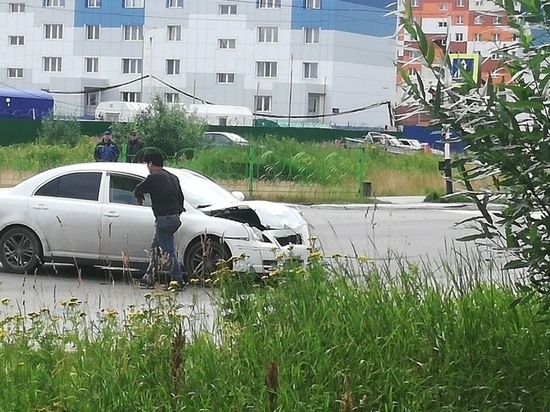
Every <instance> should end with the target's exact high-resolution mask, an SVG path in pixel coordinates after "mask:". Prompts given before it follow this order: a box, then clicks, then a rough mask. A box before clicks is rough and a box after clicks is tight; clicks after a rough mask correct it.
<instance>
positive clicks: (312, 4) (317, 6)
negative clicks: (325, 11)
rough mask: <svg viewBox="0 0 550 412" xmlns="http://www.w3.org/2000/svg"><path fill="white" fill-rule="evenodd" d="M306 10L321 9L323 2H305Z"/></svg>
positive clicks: (310, 0) (319, 0) (312, 0)
mask: <svg viewBox="0 0 550 412" xmlns="http://www.w3.org/2000/svg"><path fill="white" fill-rule="evenodd" d="M305 7H306V9H320V8H321V0H305Z"/></svg>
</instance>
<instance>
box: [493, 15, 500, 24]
mask: <svg viewBox="0 0 550 412" xmlns="http://www.w3.org/2000/svg"><path fill="white" fill-rule="evenodd" d="M501 24H502V18H501V17H500V16H493V25H494V26H500V25H501Z"/></svg>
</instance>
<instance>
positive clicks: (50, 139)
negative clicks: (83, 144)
mask: <svg viewBox="0 0 550 412" xmlns="http://www.w3.org/2000/svg"><path fill="white" fill-rule="evenodd" d="M37 140H38V142H39V143H41V144H46V145H59V144H66V145H69V146H76V145H77V144H78V142H79V141H80V123H78V122H77V120H76V118H74V117H67V118H63V117H59V116H57V115H54V114H49V115H48V116H47V117H45V118H43V119H42V121H41V122H40V131H39V132H38V139H37Z"/></svg>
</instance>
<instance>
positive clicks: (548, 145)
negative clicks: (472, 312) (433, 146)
mask: <svg viewBox="0 0 550 412" xmlns="http://www.w3.org/2000/svg"><path fill="white" fill-rule="evenodd" d="M516 3H517V2H514V1H511V0H506V1H497V4H498V5H499V6H500V7H501V8H502V9H503V10H504V13H505V14H506V16H505V17H506V18H505V21H507V22H508V24H509V26H510V27H511V29H512V30H513V31H514V33H515V37H516V39H517V40H515V41H514V42H511V43H509V44H506V45H505V46H502V47H501V48H500V49H498V50H496V51H495V53H496V55H498V56H499V57H500V65H499V66H500V67H499V68H498V69H499V70H504V71H506V72H507V73H508V74H509V75H510V77H511V79H512V80H510V81H509V82H507V83H505V82H504V80H503V81H502V82H500V83H499V84H493V76H492V75H493V73H488V76H487V78H486V80H483V81H480V82H478V79H476V78H474V77H473V75H472V73H470V72H468V71H467V70H464V69H462V68H460V67H459V68H458V70H459V74H460V77H461V81H460V82H459V83H458V84H457V83H456V81H455V80H453V77H452V74H451V70H452V65H451V61H450V57H449V53H450V50H449V48H448V46H447V48H446V49H443V50H442V53H443V56H442V58H441V59H439V58H437V54H438V52H437V50H439V48H438V46H436V45H435V44H434V43H432V42H430V41H429V40H428V39H427V37H426V35H425V34H424V33H423V31H422V29H421V27H420V25H419V24H418V23H416V22H415V21H414V19H413V16H412V11H411V9H410V7H406V9H405V13H404V15H402V16H401V17H402V20H401V21H402V23H403V27H404V28H405V30H406V32H407V33H408V34H409V35H410V36H411V37H412V38H413V39H414V40H415V41H416V44H417V46H418V49H419V51H420V53H421V55H422V57H423V61H424V64H425V66H427V68H428V70H427V71H425V70H423V71H422V72H423V73H425V72H428V71H431V72H432V73H433V76H434V77H435V79H436V81H437V85H436V87H434V88H432V92H433V93H432V96H433V98H432V97H429V94H428V93H427V92H426V90H425V88H424V84H423V79H422V77H421V76H420V74H419V73H418V72H417V73H416V75H413V76H410V75H409V74H408V71H407V70H408V67H403V68H402V69H401V74H402V76H403V79H404V82H405V83H406V91H405V95H406V96H407V98H410V100H412V101H413V102H414V103H415V104H416V107H417V108H418V110H417V112H418V113H420V112H423V113H426V114H428V115H429V116H430V117H431V118H432V119H433V120H434V124H438V125H440V126H443V125H449V126H450V127H451V128H452V129H453V130H454V131H455V132H456V133H457V134H458V136H460V138H461V139H462V140H463V141H464V142H465V143H466V144H467V145H468V148H469V151H468V153H469V158H465V159H461V160H459V161H456V162H454V164H455V165H456V166H458V167H459V168H461V170H462V173H461V176H460V178H461V179H462V180H463V181H464V184H465V186H466V188H467V191H466V193H467V194H468V195H469V196H470V198H471V199H472V201H474V202H475V203H476V204H477V207H478V209H479V210H480V212H481V215H480V216H479V218H478V219H477V221H478V223H479V233H476V234H474V235H472V236H469V237H467V238H465V239H469V240H481V241H482V242H486V241H487V240H491V241H493V242H494V243H495V245H496V246H498V247H503V248H505V249H506V250H507V251H508V252H510V253H511V254H512V258H511V259H509V262H508V264H507V265H506V266H505V268H508V269H519V268H525V269H526V270H527V272H528V274H529V276H530V280H531V285H532V286H533V289H532V290H531V292H530V293H528V295H527V297H530V296H531V295H532V294H534V293H537V292H538V293H540V294H541V295H540V296H542V297H543V298H545V299H547V300H548V304H547V305H546V311H548V308H549V307H550V260H549V259H548V256H549V255H550V235H549V233H550V230H549V229H550V217H549V216H550V201H549V200H550V183H549V180H548V170H549V169H550V157H549V154H550V139H549V138H548V136H549V127H548V116H549V111H548V105H547V102H548V95H549V93H548V81H549V80H550V72H549V70H548V67H547V64H546V62H547V61H548V59H549V58H550V49H549V48H548V45H547V44H546V42H545V41H540V39H543V40H544V39H545V38H547V36H548V34H549V32H550V27H549V24H548V21H549V19H550V10H549V8H548V6H547V5H543V4H542V3H541V2H539V1H537V0H521V1H520V2H519V3H521V10H519V11H516ZM535 35H536V36H537V37H538V38H535V37H534V36H535ZM447 44H451V42H447ZM498 78H501V76H500V75H499V76H498ZM467 161H468V162H469V164H475V165H476V166H475V167H473V168H470V169H468V170H466V167H465V164H466V162H467ZM487 177H489V178H491V179H493V181H494V186H495V188H496V190H495V191H494V192H490V191H488V190H477V191H476V190H473V187H472V185H471V184H470V182H471V181H473V180H476V179H482V178H487ZM499 198H501V199H502V198H504V199H506V200H507V202H506V207H505V209H504V210H503V211H502V212H501V213H498V214H497V215H496V218H495V215H493V214H491V213H489V212H488V210H487V204H488V203H489V201H494V200H496V199H499ZM502 227H504V230H502Z"/></svg>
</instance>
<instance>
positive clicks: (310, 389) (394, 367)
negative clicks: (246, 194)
mask: <svg viewBox="0 0 550 412" xmlns="http://www.w3.org/2000/svg"><path fill="white" fill-rule="evenodd" d="M219 275H220V278H219V281H218V282H217V284H218V285H219V287H218V288H216V289H213V295H214V296H215V298H214V301H215V304H216V306H217V308H218V313H219V316H220V318H219V323H218V326H219V328H218V330H217V331H216V333H215V334H210V333H205V332H199V331H196V330H194V329H193V327H192V326H191V325H192V324H193V323H192V322H190V318H191V314H188V313H184V312H182V311H181V309H179V308H178V306H177V302H176V300H175V299H174V296H173V295H171V294H170V293H167V294H164V293H160V292H159V293H158V294H157V293H154V294H152V295H149V296H148V299H149V300H148V301H147V303H146V304H145V305H144V306H143V307H141V308H135V307H129V308H128V309H127V310H126V311H125V312H124V313H122V314H117V313H116V312H114V311H105V312H104V313H102V314H100V315H99V321H98V322H97V323H93V322H90V321H89V318H88V315H87V314H86V313H83V312H82V310H81V306H80V305H81V304H80V302H78V301H77V300H69V301H67V302H65V303H64V305H65V313H64V314H63V315H62V316H59V317H55V316H54V315H52V314H51V313H50V312H49V311H48V310H47V309H44V310H42V311H40V312H38V313H31V314H27V316H26V317H23V316H10V317H6V318H4V319H3V320H2V329H0V331H1V332H0V348H1V350H0V368H1V369H2V371H3V377H4V378H3V383H4V384H3V385H2V386H1V387H0V399H2V405H1V407H0V409H1V410H6V411H11V410H42V411H71V410H78V411H98V410H109V411H127V410H132V411H134V410H136V411H153V410H159V411H168V410H190V411H233V410H235V411H243V410H254V411H275V410H277V411H308V412H309V411H352V410H355V411H375V410H376V411H382V410H383V411H423V412H424V411H442V410H452V411H471V410H486V411H489V410H491V411H496V410H506V411H513V410H518V411H519V410H547V409H548V408H549V407H550V396H549V395H548V391H547V388H548V386H549V385H550V377H549V375H548V373H547V371H548V367H549V365H548V358H549V357H548V348H549V340H548V339H549V338H548V333H547V326H546V324H544V323H540V322H538V319H537V317H536V315H535V313H536V311H537V309H538V308H537V306H536V304H535V303H532V302H531V303H527V304H525V305H522V306H515V307H511V306H510V303H511V302H512V301H513V300H514V299H515V298H516V291H515V290H514V288H513V287H512V286H510V285H508V284H505V283H497V282H491V281H485V282H484V281H477V280H475V281H474V280H473V279H470V280H468V279H464V278H460V279H453V278H452V273H450V274H449V275H450V276H451V281H453V280H454V282H450V283H451V284H453V287H446V286H443V285H442V284H441V283H437V282H435V281H434V279H433V278H431V277H430V276H429V275H424V274H422V273H420V271H419V269H418V268H417V267H416V266H413V265H406V264H403V265H402V266H401V269H400V270H398V271H397V273H395V272H394V273H390V272H389V271H385V270H383V269H380V268H377V267H375V266H374V265H373V264H372V263H370V262H369V261H367V259H366V258H364V257H357V259H356V262H355V263H354V264H353V265H351V264H350V261H349V260H348V259H345V258H339V257H335V259H334V260H332V263H331V264H327V263H326V261H325V260H323V259H322V258H321V256H320V254H319V253H318V252H315V251H313V252H312V253H311V260H310V262H309V264H308V267H307V268H306V269H302V268H296V267H292V266H289V267H287V268H285V269H281V270H280V271H277V272H273V273H272V274H271V275H270V276H268V277H266V278H264V279H263V280H262V282H261V283H258V282H257V281H255V280H254V279H252V278H251V277H247V276H244V275H240V276H236V275H233V274H231V273H229V272H225V271H223V270H222V271H220V273H219ZM1 302H2V303H3V304H5V305H6V306H8V305H9V301H8V300H6V299H4V300H1Z"/></svg>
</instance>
